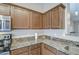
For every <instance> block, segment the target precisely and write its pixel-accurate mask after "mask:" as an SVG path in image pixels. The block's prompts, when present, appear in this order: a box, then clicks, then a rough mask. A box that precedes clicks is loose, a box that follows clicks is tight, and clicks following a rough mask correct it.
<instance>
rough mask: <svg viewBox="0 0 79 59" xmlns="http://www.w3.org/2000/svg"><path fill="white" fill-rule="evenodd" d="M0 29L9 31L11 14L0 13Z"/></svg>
mask: <svg viewBox="0 0 79 59" xmlns="http://www.w3.org/2000/svg"><path fill="white" fill-rule="evenodd" d="M0 31H1V32H7V31H11V16H4V15H0Z"/></svg>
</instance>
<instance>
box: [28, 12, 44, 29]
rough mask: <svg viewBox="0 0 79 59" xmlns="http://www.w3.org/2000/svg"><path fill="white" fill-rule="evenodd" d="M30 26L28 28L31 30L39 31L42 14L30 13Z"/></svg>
mask: <svg viewBox="0 0 79 59" xmlns="http://www.w3.org/2000/svg"><path fill="white" fill-rule="evenodd" d="M30 18H31V24H30V26H31V27H30V28H32V29H41V28H42V27H43V25H42V24H43V20H42V14H41V13H39V12H34V11H32V13H31V17H30Z"/></svg>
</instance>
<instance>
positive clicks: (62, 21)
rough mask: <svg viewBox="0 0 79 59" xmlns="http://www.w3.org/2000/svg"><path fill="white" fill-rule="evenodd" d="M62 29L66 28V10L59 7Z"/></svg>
mask: <svg viewBox="0 0 79 59" xmlns="http://www.w3.org/2000/svg"><path fill="white" fill-rule="evenodd" d="M59 15H60V16H59V19H60V28H64V27H65V8H62V7H61V6H60V7H59Z"/></svg>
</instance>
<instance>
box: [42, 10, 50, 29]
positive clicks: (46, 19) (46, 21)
mask: <svg viewBox="0 0 79 59" xmlns="http://www.w3.org/2000/svg"><path fill="white" fill-rule="evenodd" d="M43 28H44V29H50V28H51V11H48V12H46V13H45V14H43Z"/></svg>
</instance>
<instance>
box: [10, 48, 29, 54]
mask: <svg viewBox="0 0 79 59" xmlns="http://www.w3.org/2000/svg"><path fill="white" fill-rule="evenodd" d="M28 51H29V50H28V47H24V48H18V49H14V50H12V51H11V55H25V54H26V55H28Z"/></svg>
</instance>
